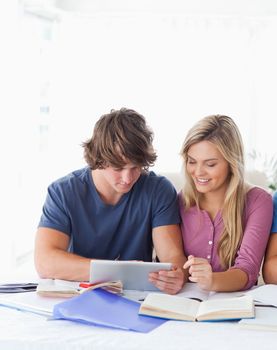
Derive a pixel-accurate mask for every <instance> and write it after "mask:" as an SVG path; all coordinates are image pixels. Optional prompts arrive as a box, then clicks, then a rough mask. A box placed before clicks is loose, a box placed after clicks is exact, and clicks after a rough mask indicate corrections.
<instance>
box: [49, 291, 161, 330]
mask: <svg viewBox="0 0 277 350" xmlns="http://www.w3.org/2000/svg"><path fill="white" fill-rule="evenodd" d="M139 308H140V303H138V302H136V301H133V300H129V299H126V298H124V297H122V296H119V295H116V294H113V293H110V292H107V291H106V290H103V289H94V290H92V291H87V292H85V293H83V294H81V295H78V296H76V297H73V298H71V299H69V300H66V301H64V302H62V303H59V304H56V305H55V306H54V309H53V319H64V320H70V321H75V322H81V323H86V324H92V325H96V326H105V327H111V328H119V329H124V330H130V331H136V332H143V333H147V332H150V331H151V330H153V329H154V328H156V327H158V326H160V325H161V324H163V323H164V322H166V321H167V320H165V319H160V318H154V317H149V316H141V315H138V311H139Z"/></svg>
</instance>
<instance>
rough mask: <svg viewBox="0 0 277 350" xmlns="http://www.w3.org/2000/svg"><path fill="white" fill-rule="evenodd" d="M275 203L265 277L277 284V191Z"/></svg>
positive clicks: (274, 197)
mask: <svg viewBox="0 0 277 350" xmlns="http://www.w3.org/2000/svg"><path fill="white" fill-rule="evenodd" d="M273 203H274V215H273V223H272V227H271V235H270V239H269V242H268V246H267V250H266V255H265V261H264V266H263V277H264V281H265V283H273V284H277V192H275V193H274V195H273Z"/></svg>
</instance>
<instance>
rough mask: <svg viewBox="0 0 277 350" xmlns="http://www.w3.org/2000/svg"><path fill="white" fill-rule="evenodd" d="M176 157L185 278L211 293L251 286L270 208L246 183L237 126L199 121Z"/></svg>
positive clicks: (218, 118)
mask: <svg viewBox="0 0 277 350" xmlns="http://www.w3.org/2000/svg"><path fill="white" fill-rule="evenodd" d="M181 154H182V157H183V160H184V171H185V177H186V181H185V186H184V188H183V190H182V191H181V193H180V194H179V205H180V214H181V218H182V223H181V228H182V236H183V244H184V251H185V254H186V256H187V257H188V261H187V262H186V263H185V265H184V268H185V269H188V272H189V275H190V277H189V280H190V281H191V282H196V283H197V284H198V285H199V287H200V288H202V289H204V290H210V291H221V292H224V291H225V292H227V291H229V292H231V291H238V290H245V289H248V288H250V287H252V286H253V285H254V284H255V283H256V282H257V279H258V276H259V270H260V265H261V262H262V259H263V256H264V252H265V249H266V245H267V241H268V237H269V233H270V227H271V222H272V213H273V204H272V198H271V196H270V194H268V193H267V192H266V191H265V190H263V189H261V188H258V187H254V186H250V185H249V184H247V183H246V182H245V179H244V154H243V144H242V140H241V135H240V132H239V130H238V127H237V126H236V124H235V123H234V121H233V120H232V119H231V118H230V117H227V116H224V115H213V116H208V117H206V118H203V119H202V120H200V121H199V122H198V123H197V124H196V125H195V126H194V127H193V128H192V129H191V130H190V131H189V132H188V134H187V137H186V139H185V141H184V144H183V147H182V150H181Z"/></svg>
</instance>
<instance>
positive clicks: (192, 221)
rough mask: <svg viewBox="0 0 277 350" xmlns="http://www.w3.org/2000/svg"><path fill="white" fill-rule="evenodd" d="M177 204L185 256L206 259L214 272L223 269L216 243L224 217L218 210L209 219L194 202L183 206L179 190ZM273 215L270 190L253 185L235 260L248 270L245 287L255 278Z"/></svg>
mask: <svg viewBox="0 0 277 350" xmlns="http://www.w3.org/2000/svg"><path fill="white" fill-rule="evenodd" d="M178 197H179V208H180V215H181V219H182V222H181V229H182V236H183V245H184V251H185V254H186V256H189V255H194V256H196V257H200V258H205V259H207V260H208V261H209V262H210V264H211V266H212V269H213V271H214V272H220V271H225V269H224V268H222V267H221V266H220V261H219V256H218V254H217V244H218V241H219V238H220V235H221V233H222V230H223V219H222V215H221V212H218V213H217V215H216V217H215V218H214V220H211V218H210V216H209V214H208V213H207V212H206V211H205V210H198V209H197V207H196V206H194V207H192V208H190V209H189V210H188V211H185V210H184V204H183V199H182V196H181V193H179V195H178ZM272 216H273V202H272V197H271V195H270V194H269V193H267V192H266V191H265V190H263V189H261V188H259V187H253V188H252V189H250V190H249V191H248V193H247V195H246V207H245V211H244V216H243V220H244V221H243V224H244V234H243V239H242V242H241V245H240V248H239V250H238V252H237V256H236V259H235V263H234V265H233V266H232V267H231V268H237V269H240V270H242V271H244V272H246V273H247V275H248V282H247V285H246V286H245V288H244V289H248V288H251V287H252V286H253V285H254V284H255V283H256V282H257V280H258V277H259V271H260V266H261V263H262V259H263V256H264V253H265V249H266V245H267V241H268V238H269V233H270V228H271V224H272Z"/></svg>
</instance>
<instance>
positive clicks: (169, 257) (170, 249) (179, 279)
mask: <svg viewBox="0 0 277 350" xmlns="http://www.w3.org/2000/svg"><path fill="white" fill-rule="evenodd" d="M152 236H153V243H154V248H155V251H156V254H157V256H158V258H159V260H160V262H170V263H172V264H173V266H174V269H173V270H172V271H160V272H158V273H151V274H150V275H149V277H150V278H149V280H150V281H151V282H152V283H153V284H154V285H155V286H156V287H158V288H159V289H161V290H162V291H163V292H166V293H169V294H176V293H178V292H179V291H180V290H181V289H182V287H183V285H184V283H185V282H186V281H187V279H188V273H187V271H184V270H183V265H184V263H185V262H186V260H187V259H186V257H185V255H184V250H183V243H182V237H181V231H180V227H179V225H168V226H159V227H155V228H154V229H153V232H152Z"/></svg>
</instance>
